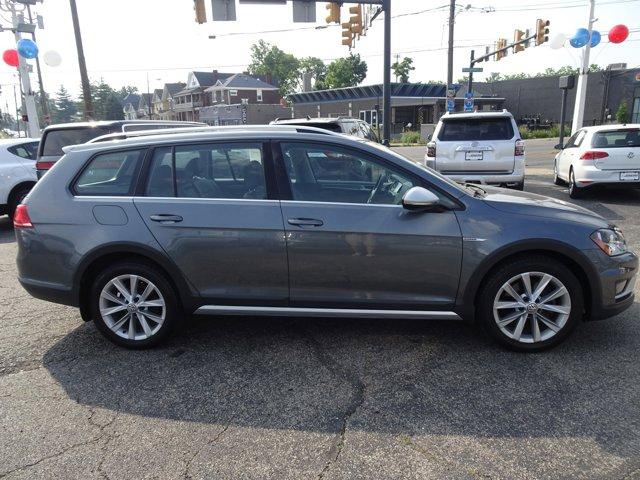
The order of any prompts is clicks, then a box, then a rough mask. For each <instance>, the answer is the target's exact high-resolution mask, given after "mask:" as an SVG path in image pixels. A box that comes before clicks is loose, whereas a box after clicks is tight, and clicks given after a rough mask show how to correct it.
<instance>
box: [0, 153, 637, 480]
mask: <svg viewBox="0 0 640 480" xmlns="http://www.w3.org/2000/svg"><path fill="white" fill-rule="evenodd" d="M528 144H530V145H531V147H530V150H529V152H530V153H529V157H528V159H529V160H528V163H529V162H530V165H529V167H530V177H529V178H528V183H527V189H528V190H532V191H535V192H537V193H543V194H548V195H552V196H556V197H558V198H563V199H565V200H566V199H568V197H567V194H566V191H565V189H563V188H561V187H555V186H553V185H552V184H551V176H550V173H551V172H550V164H551V159H552V156H551V155H550V153H551V151H550V148H549V146H548V145H547V144H546V143H544V142H537V143H536V142H528ZM421 150H422V149H421V148H420V149H404V153H408V154H409V155H417V156H419V155H420V154H421ZM580 203H581V204H583V205H585V206H586V207H587V208H592V209H594V210H596V211H598V212H599V213H601V214H603V215H604V216H606V217H608V218H611V219H612V220H614V221H615V222H616V223H618V224H619V225H620V226H621V227H622V228H623V230H624V231H625V233H626V235H627V238H628V240H629V243H630V244H631V246H632V248H634V249H635V250H637V251H640V222H638V219H637V211H638V206H640V192H605V193H602V194H598V195H596V196H595V197H594V198H591V199H587V200H583V201H580ZM15 253H16V247H15V242H14V240H13V231H12V230H11V228H10V226H9V223H8V221H7V220H6V218H4V217H3V218H0V295H1V296H2V298H3V300H2V302H0V478H7V479H18V478H20V479H22V478H24V479H27V478H28V479H39V478H43V479H44V478H46V479H52V478H64V479H76V478H77V479H93V478H96V479H100V478H101V479H105V478H106V479H120V478H136V479H137V478H141V479H142V478H157V479H196V478H225V479H227V478H242V479H254V478H255V479H265V478H277V479H307V478H318V479H325V480H328V479H365V478H367V479H368V478H384V479H394V478H397V479H401V478H402V479H411V478H415V479H442V478H455V479H460V478H469V479H484V478H496V479H497V478H505V479H508V478H518V479H528V478H531V479H533V478H536V479H537V478H549V479H557V478H576V477H579V478H594V479H595V478H597V479H602V478H612V479H625V478H627V479H636V478H640V400H639V398H640V395H639V394H640V373H639V369H638V365H639V360H640V339H639V337H638V327H637V322H638V320H639V317H640V306H639V304H638V303H637V302H636V303H635V304H634V305H633V307H632V308H631V309H630V310H629V311H627V312H625V313H624V314H622V315H619V316H618V317H616V318H614V319H610V320H607V321H603V322H594V323H587V324H583V325H580V327H579V328H578V329H577V330H576V332H575V333H574V335H572V336H571V337H570V338H569V339H568V340H567V341H566V342H565V343H564V344H563V345H561V346H560V347H558V348H556V349H554V350H551V351H548V352H545V353H542V354H534V355H525V354H517V353H513V352H508V351H505V350H503V349H501V348H499V347H497V346H495V345H494V344H492V343H491V342H490V341H488V340H487V339H486V337H485V336H484V335H483V334H481V333H480V332H479V331H478V330H477V329H476V328H474V327H471V326H465V325H461V324H456V323H452V322H451V323H447V322H416V321H386V320H374V321H372V320H352V319H351V320H346V319H340V318H327V319H306V320H305V319H277V318H268V319H260V318H199V319H188V320H186V321H185V325H184V326H183V328H182V329H181V331H179V332H178V334H177V335H176V336H175V337H174V338H172V339H170V340H169V341H168V342H167V343H166V344H165V345H163V346H162V347H161V348H157V349H154V350H149V351H128V350H123V349H120V348H118V347H115V346H113V345H111V344H110V343H109V342H107V341H106V340H104V339H103V338H102V337H101V336H100V335H99V334H98V332H97V331H96V329H95V328H94V326H93V325H92V324H85V323H83V322H82V320H81V319H80V316H79V314H78V312H77V311H76V310H75V309H73V308H68V307H64V306H59V305H54V304H48V303H45V302H41V301H39V300H35V299H32V298H30V297H29V296H28V295H27V294H26V292H24V291H23V290H22V289H21V287H20V286H19V284H18V282H17V280H16V278H15V263H14V258H15ZM636 293H638V291H636Z"/></svg>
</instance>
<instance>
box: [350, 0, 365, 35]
mask: <svg viewBox="0 0 640 480" xmlns="http://www.w3.org/2000/svg"><path fill="white" fill-rule="evenodd" d="M349 13H350V14H351V16H350V17H349V23H350V24H351V33H353V34H354V35H355V34H356V33H357V34H358V35H360V34H362V5H360V4H358V5H357V6H355V7H349Z"/></svg>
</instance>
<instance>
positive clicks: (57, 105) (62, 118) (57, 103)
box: [51, 85, 78, 123]
mask: <svg viewBox="0 0 640 480" xmlns="http://www.w3.org/2000/svg"><path fill="white" fill-rule="evenodd" d="M77 113H78V110H77V108H76V103H75V102H74V101H73V99H72V98H71V95H69V92H68V91H67V89H66V88H64V85H60V88H59V89H58V91H57V92H56V93H55V98H54V100H53V105H51V123H65V122H70V121H72V120H73V119H74V117H75V115H76V114H77Z"/></svg>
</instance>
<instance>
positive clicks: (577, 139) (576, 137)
mask: <svg viewBox="0 0 640 480" xmlns="http://www.w3.org/2000/svg"><path fill="white" fill-rule="evenodd" d="M586 134H587V132H586V130H578V131H577V132H576V133H574V134H573V135H571V137H570V138H569V140H567V144H566V145H565V147H564V148H576V147H579V146H580V144H581V143H582V140H583V139H584V137H585V135H586Z"/></svg>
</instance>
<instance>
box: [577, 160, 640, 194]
mask: <svg viewBox="0 0 640 480" xmlns="http://www.w3.org/2000/svg"><path fill="white" fill-rule="evenodd" d="M574 169H575V170H574V172H575V178H576V185H577V186H578V187H581V188H586V187H593V186H606V187H615V188H640V180H638V181H622V180H620V173H621V172H636V171H637V172H638V173H639V175H640V170H638V169H637V168H630V169H628V170H600V169H598V168H596V167H595V166H593V165H582V166H577V165H574ZM639 178H640V177H639Z"/></svg>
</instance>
